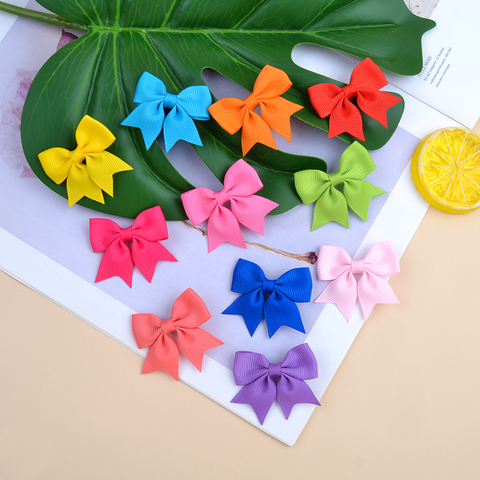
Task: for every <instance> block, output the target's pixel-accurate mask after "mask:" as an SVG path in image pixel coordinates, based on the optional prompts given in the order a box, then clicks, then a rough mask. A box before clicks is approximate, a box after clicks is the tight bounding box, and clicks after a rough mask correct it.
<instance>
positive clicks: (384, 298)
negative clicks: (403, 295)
mask: <svg viewBox="0 0 480 480" xmlns="http://www.w3.org/2000/svg"><path fill="white" fill-rule="evenodd" d="M317 272H318V278H319V279H320V280H331V282H330V283H329V284H328V285H327V286H326V287H325V289H324V290H323V292H322V293H321V294H320V296H319V297H318V298H317V299H316V300H315V302H317V303H335V304H336V305H337V307H338V308H339V309H340V311H341V312H342V314H343V316H344V317H345V318H346V319H347V321H348V320H350V317H351V316H352V312H353V308H354V306H355V302H356V301H357V298H358V301H359V303H360V307H361V309H362V312H363V315H364V316H365V318H368V316H369V315H370V313H371V312H372V310H373V307H374V306H375V305H376V304H377V303H400V302H399V301H398V298H397V296H396V295H395V293H394V292H393V290H392V287H390V285H389V284H388V282H387V281H386V280H385V279H384V278H382V277H387V276H390V275H396V274H397V273H400V265H399V260H398V254H397V251H396V250H395V247H394V246H393V243H392V242H391V241H385V242H381V243H378V244H377V245H374V246H373V247H372V248H371V249H370V250H369V251H368V253H367V255H366V256H365V258H363V259H361V260H352V259H351V257H350V255H348V253H347V252H346V251H345V250H343V248H340V247H334V246H331V245H322V246H321V247H320V252H319V254H318V261H317ZM355 274H359V275H361V276H360V279H359V280H358V282H357V279H356V278H355V276H354V275H355Z"/></svg>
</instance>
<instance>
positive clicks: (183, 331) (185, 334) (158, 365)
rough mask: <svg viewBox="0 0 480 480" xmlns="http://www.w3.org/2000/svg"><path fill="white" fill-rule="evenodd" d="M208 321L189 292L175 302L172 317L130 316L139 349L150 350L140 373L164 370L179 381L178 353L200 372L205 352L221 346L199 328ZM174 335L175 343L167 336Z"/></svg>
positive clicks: (201, 304)
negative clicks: (164, 318)
mask: <svg viewBox="0 0 480 480" xmlns="http://www.w3.org/2000/svg"><path fill="white" fill-rule="evenodd" d="M210 317H211V315H210V312H209V311H208V308H207V306H206V305H205V303H204V302H203V300H202V299H201V298H200V297H199V295H198V294H197V293H196V292H195V291H194V290H192V289H191V288H188V289H187V290H185V291H184V292H183V293H182V294H181V295H180V296H179V297H178V298H177V299H176V300H175V302H174V304H173V307H172V316H171V317H170V318H169V319H167V320H163V321H162V320H160V319H159V318H158V317H156V316H155V315H152V314H145V313H140V314H134V315H132V331H133V336H134V337H135V341H136V342H137V345H138V348H146V347H150V350H149V351H148V354H147V358H146V360H145V364H144V367H143V371H142V373H149V372H154V371H156V370H164V371H166V372H168V373H169V374H170V375H171V376H172V377H173V378H175V380H178V357H179V353H178V352H179V351H180V352H182V353H183V355H185V357H186V358H187V359H188V360H189V361H190V362H191V363H192V364H193V365H194V366H195V367H196V368H197V370H199V371H202V360H203V355H204V354H205V352H206V351H207V350H209V349H211V348H215V347H218V346H220V345H223V342H221V341H220V340H218V339H217V338H215V337H214V336H213V335H211V334H210V333H208V332H206V331H205V330H202V329H201V328H198V327H199V326H200V325H202V324H203V323H205V322H206V321H207V320H208V319H209V318H210ZM173 332H176V333H177V342H176V343H175V341H174V340H173V339H172V338H171V337H170V336H169V335H170V334H171V333H173Z"/></svg>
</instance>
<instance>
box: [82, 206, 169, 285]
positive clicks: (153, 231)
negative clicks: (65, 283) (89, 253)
mask: <svg viewBox="0 0 480 480" xmlns="http://www.w3.org/2000/svg"><path fill="white" fill-rule="evenodd" d="M167 238H168V230H167V223H166V222H165V217H164V216H163V212H162V209H161V208H160V207H153V208H149V209H148V210H145V211H143V212H142V213H140V214H139V215H138V217H137V218H136V219H135V221H134V222H133V225H132V226H131V227H127V228H120V227H119V226H118V225H117V224H116V223H115V222H114V221H112V220H107V219H106V218H91V219H90V243H91V244H92V248H93V251H94V252H105V253H104V254H103V257H102V261H101V262H100V268H99V269H98V274H97V278H96V280H95V282H100V281H102V280H105V279H107V278H110V277H114V276H115V275H118V276H119V277H121V278H122V279H123V280H124V281H125V283H126V284H127V285H128V286H129V287H130V288H131V287H132V276H133V265H134V264H135V265H136V266H137V267H138V269H139V270H140V272H142V274H143V276H144V277H145V278H146V279H147V280H148V281H149V282H151V281H152V277H153V272H154V271H155V267H156V265H157V262H159V261H160V260H166V261H169V262H176V261H177V260H176V258H175V257H174V256H173V255H172V254H171V253H170V252H169V251H168V250H167V249H166V248H165V247H164V246H163V245H161V244H160V243H158V241H159V240H166V239H167ZM126 242H132V250H131V251H130V248H129V247H128V246H127V244H126Z"/></svg>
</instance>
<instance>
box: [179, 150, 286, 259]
mask: <svg viewBox="0 0 480 480" xmlns="http://www.w3.org/2000/svg"><path fill="white" fill-rule="evenodd" d="M224 181H225V187H224V189H222V190H221V191H220V192H212V191H211V190H209V189H207V188H196V189H194V190H190V191H188V192H185V193H182V195H181V198H182V202H183V206H184V208H185V212H186V214H187V217H188V218H189V219H190V221H191V222H192V223H193V224H194V225H198V224H200V223H202V222H203V221H205V220H207V219H208V227H207V228H208V251H209V252H211V251H212V250H214V249H215V248H217V247H218V246H219V245H221V244H222V243H224V242H229V243H233V244H234V245H238V246H241V247H243V248H245V243H244V241H243V238H242V233H241V231H240V223H241V224H242V225H244V226H245V227H247V228H249V229H250V230H253V231H254V232H257V233H260V234H261V235H263V233H264V222H265V216H266V215H267V214H268V213H269V212H271V211H272V210H273V209H274V208H275V207H277V206H278V204H277V203H275V202H272V201H271V200H268V199H267V198H264V197H261V196H259V195H254V193H255V192H257V191H258V190H260V189H261V188H262V187H263V184H262V182H261V180H260V177H259V176H258V174H257V172H256V171H255V169H254V168H253V167H251V166H250V165H248V163H246V162H245V161H244V160H242V159H240V160H238V161H237V162H235V163H234V164H233V165H232V166H231V167H230V168H229V169H228V171H227V173H226V174H225V180H224ZM228 200H229V201H230V209H229V208H227V207H224V206H223V204H224V203H226V202H227V201H228Z"/></svg>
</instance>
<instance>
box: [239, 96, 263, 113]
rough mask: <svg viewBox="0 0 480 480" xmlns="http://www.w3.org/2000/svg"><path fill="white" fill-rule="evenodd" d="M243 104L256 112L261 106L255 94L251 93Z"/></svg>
mask: <svg viewBox="0 0 480 480" xmlns="http://www.w3.org/2000/svg"><path fill="white" fill-rule="evenodd" d="M243 103H244V104H245V105H246V106H247V108H248V109H249V110H255V109H256V108H257V107H258V106H259V105H260V102H259V101H258V99H257V97H256V96H255V94H254V93H251V94H250V95H249V96H248V97H247V98H246V99H245V100H244V101H243Z"/></svg>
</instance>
